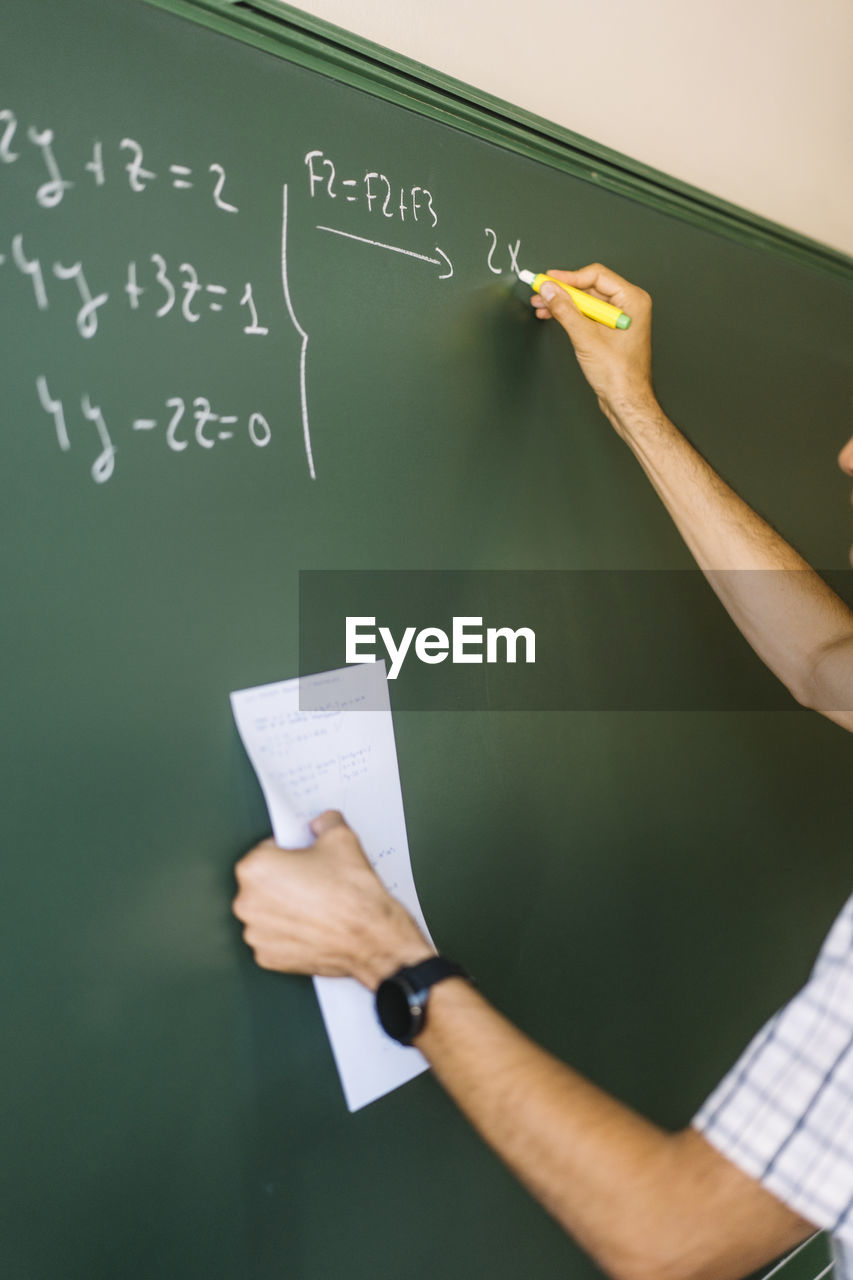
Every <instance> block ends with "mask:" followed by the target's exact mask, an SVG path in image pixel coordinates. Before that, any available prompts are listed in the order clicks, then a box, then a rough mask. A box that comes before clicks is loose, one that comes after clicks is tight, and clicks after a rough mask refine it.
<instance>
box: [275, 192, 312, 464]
mask: <svg viewBox="0 0 853 1280" xmlns="http://www.w3.org/2000/svg"><path fill="white" fill-rule="evenodd" d="M281 287H282V289H283V291H284V302H285V306H286V307H287V313H288V315H289V316H290V319H291V322H292V324H293V327H294V329H295V330H296V332H297V333H298V334H299V336H300V338H301V339H302V348H301V350H300V352H299V400H300V403H301V406H302V440H303V443H304V445H305V457H306V459H307V461H308V471H309V473H310V476H311V479H312V480H316V479H317V473H316V471H315V470H314V455H313V454H312V452H311V426H310V423H309V422H308V392H307V388H306V385H305V357H306V354H307V351H308V334H307V333H306V332H305V330H304V329H303V328H302V325H301V324H300V323H299V321H298V320H297V319H296V312H295V311H294V310H293V303H292V302H291V300H290V286H289V285H288V283H287V183H285V184H284V187H283V189H282V213H281Z"/></svg>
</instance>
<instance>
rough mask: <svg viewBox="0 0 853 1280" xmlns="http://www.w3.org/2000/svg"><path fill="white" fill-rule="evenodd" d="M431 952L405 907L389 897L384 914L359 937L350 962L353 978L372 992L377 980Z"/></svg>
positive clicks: (426, 958) (428, 944) (432, 949)
mask: <svg viewBox="0 0 853 1280" xmlns="http://www.w3.org/2000/svg"><path fill="white" fill-rule="evenodd" d="M435 954H436V950H435V947H433V946H432V944H431V943H429V942H428V941H427V940H426V938H425V937H424V936H423V934H422V933H421V931H420V929H419V928H418V926H417V925H416V924H415V921H414V920H413V919H412V917H411V916H410V915H409V913H408V911H406V909H405V907H403V906H402V905H401V904H400V903H399V902H397V901H396V899H391V904H389V910H388V914H387V916H386V917H385V918H384V919H383V920H382V921H381V922H377V923H376V925H374V927H373V928H372V929H371V930H370V932H369V933H368V934H366V935H365V937H364V939H363V944H362V946H361V948H360V952H359V956H358V959H357V961H356V962H355V963H354V964H353V977H354V978H357V979H358V981H359V982H360V983H362V985H363V986H365V987H367V988H368V989H369V990H370V991H375V990H376V988H377V987H378V986H379V984H380V982H383V981H384V980H385V978H389V977H390V976H391V974H393V973H396V972H397V970H398V969H402V968H403V966H404V965H412V964H420V962H421V961H422V960H428V959H429V958H430V956H434V955H435Z"/></svg>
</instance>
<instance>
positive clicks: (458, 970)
mask: <svg viewBox="0 0 853 1280" xmlns="http://www.w3.org/2000/svg"><path fill="white" fill-rule="evenodd" d="M398 972H399V973H403V974H405V975H406V978H407V979H408V981H409V982H411V984H412V986H413V987H417V989H418V990H419V991H429V989H430V987H434V986H435V984H436V983H437V982H443V981H444V979H445V978H467V977H468V974H467V973H466V971H465V970H464V969H463V968H462V965H461V964H457V963H456V961H455V960H448V958H447V956H430V957H429V959H428V960H421V961H420V963H419V964H410V965H406V966H404V968H402V969H400V970H399V971H398ZM394 976H395V977H396V976H397V975H396V974H395V975H394Z"/></svg>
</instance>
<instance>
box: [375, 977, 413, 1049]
mask: <svg viewBox="0 0 853 1280" xmlns="http://www.w3.org/2000/svg"><path fill="white" fill-rule="evenodd" d="M376 1012H377V1013H378V1015H379V1021H380V1022H381V1024H382V1028H383V1030H384V1031H386V1032H387V1033H388V1035H389V1036H393V1037H394V1039H395V1040H399V1041H401V1042H402V1043H403V1044H407V1043H408V1042H409V1040H410V1039H411V1038H412V1036H413V1035H414V1033H415V1032H416V1031H417V1029H418V1028H417V1023H418V1021H419V1020H418V1017H417V1015H418V1013H419V1012H420V1007H419V1006H417V1005H416V1006H415V1008H414V1009H412V1008H411V1007H410V1005H409V999H408V996H407V994H406V991H405V989H404V988H403V985H402V983H400V982H397V981H395V979H394V978H386V979H385V981H384V982H381V983H380V984H379V988H378V990H377V992H376Z"/></svg>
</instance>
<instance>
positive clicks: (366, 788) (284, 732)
mask: <svg viewBox="0 0 853 1280" xmlns="http://www.w3.org/2000/svg"><path fill="white" fill-rule="evenodd" d="M300 685H301V686H302V692H303V702H307V703H309V704H310V705H311V707H312V708H313V709H312V710H310V711H307V710H300V707H299V702H300ZM362 706H369V707H371V708H380V709H379V710H369V711H366V710H359V709H358V708H359V707H362ZM231 707H232V709H233V712H234V719H235V720H236V721H237V728H238V729H239V731H240V737H241V738H242V739H243V745H244V746H245V748H246V751H247V753H248V756H249V759H250V760H251V762H252V765H253V766H254V769H255V773H256V774H257V775H258V781H259V782H260V784H261V788H262V790H263V793H264V796H265V798H266V802H267V809H268V810H269V815H270V820H271V822H272V829H273V835H274V837H275V841H276V843H277V844H279V845H281V846H282V847H283V848H290V849H294V848H303V847H305V846H306V845H309V844H311V843H312V840H313V837H312V835H311V832H310V829H309V827H308V823H309V822H310V820H311V819H312V818H314V817H316V816H317V814H318V813H322V812H323V810H324V809H340V811H341V812H342V813H343V815H344V817H345V818H346V820H347V822H348V823H349V825H350V826H351V827H352V828H353V830H354V831H355V832H356V833H357V834H358V836H359V839H360V840H361V842H362V845H363V846H364V850H365V852H366V854H367V856H368V858H369V859H370V861H371V863H372V865H373V866H374V867H375V869H376V872H377V874H378V875H379V876H380V877H381V879H382V880H383V882H384V883H385V885H386V886H387V888H388V889H389V890H390V892H391V893H393V894H394V896H395V897H396V898H399V900H400V901H401V902H402V903H403V904H404V905H405V906H406V907H407V909H408V910H409V911H410V912H411V914H412V915H413V916H414V917H415V919H416V920H417V921H418V923H419V924H420V926H421V928H422V929H423V930H424V932H425V933H426V936H427V937H429V933H428V932H427V928H426V922H425V921H424V918H423V913H422V912H421V908H420V903H419V902H418V896H417V891H416V889H415V882H414V879H413V877H412V868H411V862H410V860H409V845H408V840H407V838H406V824H405V819H404V816H403V797H402V793H401V791H400V774H399V770H398V768H397V750H396V747H395V744H394V726H393V723H392V720H391V705H390V702H389V699H388V684H387V680H386V677H385V664H384V662H372V663H363V664H360V665H358V666H352V667H342V668H341V669H340V670H338V671H326V672H322V673H320V674H318V675H315V676H302V677H300V678H299V679H295V680H284V681H282V682H281V683H279V684H267V685H260V686H259V687H258V688H255V689H241V690H239V691H237V692H235V693H232V694H231ZM314 987H315V990H316V992H317V998H318V1000H319V1002H320V1009H321V1010H322V1014H323V1021H324V1022H325V1024H326V1031H327V1033H328V1036H329V1041H330V1043H331V1046H332V1053H333V1054H334V1058H335V1063H336V1065H337V1068H338V1074H339V1075H340V1078H341V1084H342V1086H343V1090H344V1097H345V1099H346V1104H347V1106H348V1107H349V1109H350V1111H357V1110H358V1109H359V1107H363V1106H365V1105H366V1104H367V1103H368V1102H373V1101H374V1100H375V1099H376V1098H380V1097H382V1095H383V1094H386V1093H390V1091H391V1090H392V1089H396V1088H397V1086H398V1085H401V1084H405V1083H406V1081H407V1080H411V1079H412V1078H413V1077H414V1076H416V1075H419V1074H420V1073H421V1072H422V1071H425V1070H426V1069H427V1066H428V1064H427V1062H426V1060H425V1059H424V1058H423V1056H422V1055H421V1054H420V1053H419V1052H418V1051H417V1049H412V1048H409V1047H406V1046H404V1045H400V1044H397V1042H396V1041H395V1040H391V1039H390V1038H389V1037H388V1036H387V1035H386V1034H385V1033H384V1031H383V1030H382V1028H381V1027H380V1025H379V1023H378V1021H377V1018H376V1012H375V1008H374V1003H373V995H372V994H371V993H370V992H368V991H367V990H366V989H365V988H364V987H362V986H361V985H360V983H358V982H356V981H355V979H353V978H315V979H314Z"/></svg>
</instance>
